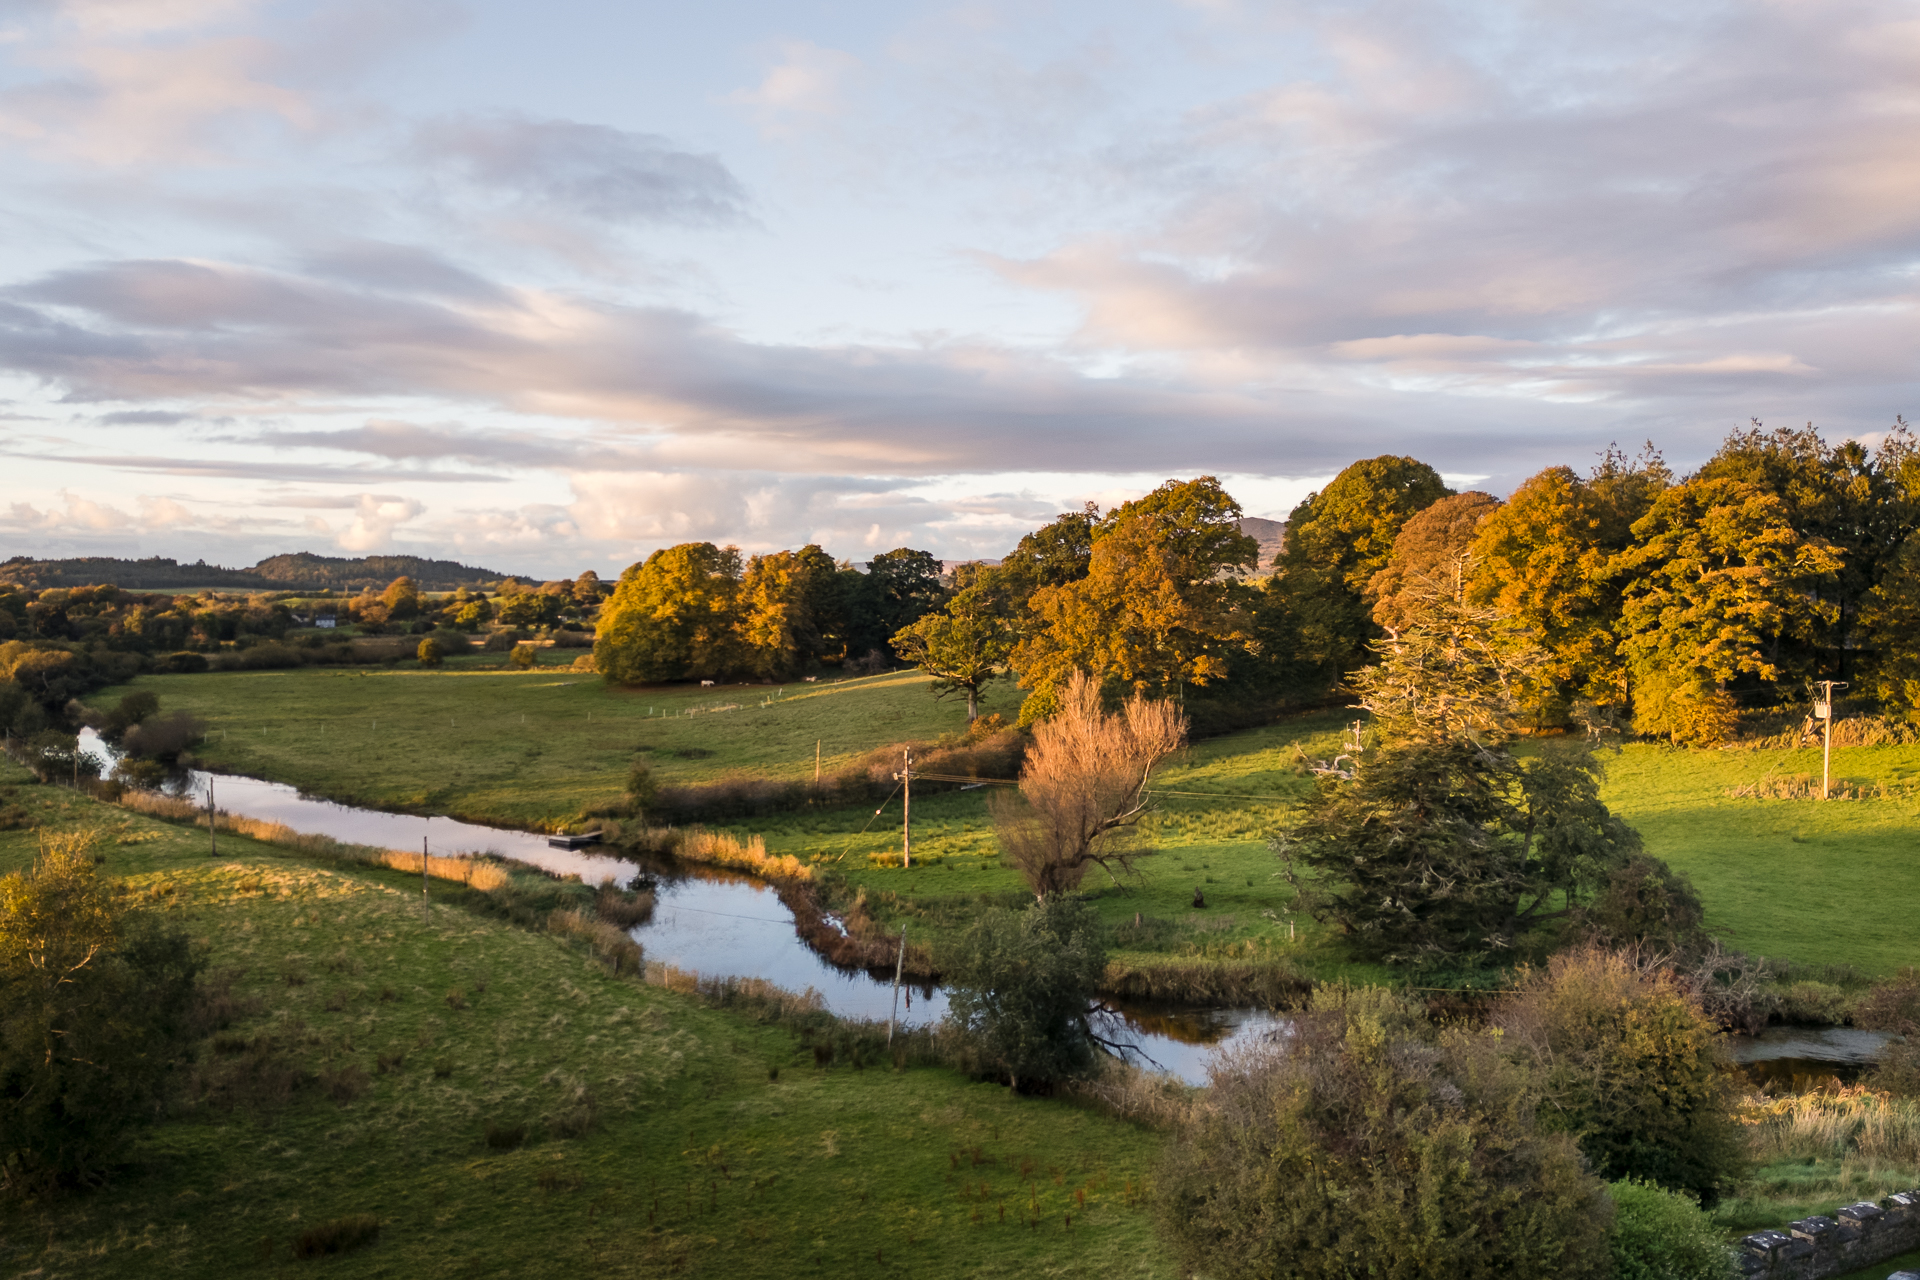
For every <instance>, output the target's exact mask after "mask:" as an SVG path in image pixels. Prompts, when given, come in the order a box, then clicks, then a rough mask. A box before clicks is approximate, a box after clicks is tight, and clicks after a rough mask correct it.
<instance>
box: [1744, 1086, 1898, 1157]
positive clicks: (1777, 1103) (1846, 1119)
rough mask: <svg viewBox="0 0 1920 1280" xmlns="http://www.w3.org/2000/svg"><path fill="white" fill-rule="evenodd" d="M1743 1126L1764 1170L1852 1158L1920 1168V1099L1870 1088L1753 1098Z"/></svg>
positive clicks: (1748, 1106) (1844, 1088) (1748, 1102)
mask: <svg viewBox="0 0 1920 1280" xmlns="http://www.w3.org/2000/svg"><path fill="white" fill-rule="evenodd" d="M1740 1121H1741V1124H1743V1125H1744V1126H1745V1127H1746V1130H1747V1141H1748V1144H1749V1149H1750V1150H1751V1152H1752V1154H1753V1156H1754V1159H1755V1160H1756V1161H1758V1162H1760V1163H1762V1164H1765V1163H1770V1162H1773V1161H1779V1160H1805V1159H1843V1158H1848V1157H1852V1158H1856V1159H1861V1160H1868V1161H1872V1162H1875V1163H1884V1164H1898V1165H1904V1166H1908V1167H1913V1166H1920V1099H1914V1098H1898V1097H1894V1096H1893V1095H1891V1094H1887V1093H1882V1092H1879V1091H1878V1090H1875V1089H1871V1088H1868V1087H1867V1086H1865V1085H1836V1086H1833V1087H1830V1088H1825V1089H1817V1090H1813V1091H1811V1092H1808V1093H1794V1094H1787V1095H1785V1096H1782V1097H1778V1098H1769V1097H1764V1096H1755V1097H1751V1098H1748V1099H1747V1100H1746V1102H1745V1104H1744V1105H1743V1106H1742V1108H1741V1112H1740Z"/></svg>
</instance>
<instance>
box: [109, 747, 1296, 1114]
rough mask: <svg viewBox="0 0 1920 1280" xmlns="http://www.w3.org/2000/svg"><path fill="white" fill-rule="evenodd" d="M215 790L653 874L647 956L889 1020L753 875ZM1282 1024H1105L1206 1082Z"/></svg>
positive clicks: (383, 832)
mask: <svg viewBox="0 0 1920 1280" xmlns="http://www.w3.org/2000/svg"><path fill="white" fill-rule="evenodd" d="M80 745H81V748H82V749H83V750H86V751H91V752H93V753H94V754H95V755H97V756H99V757H100V758H101V759H102V760H111V759H113V758H114V757H115V755H116V753H115V752H114V751H113V749H112V748H110V747H109V746H107V744H106V743H105V742H103V741H101V739H100V737H99V735H98V734H96V733H94V731H93V730H91V729H87V730H83V731H82V733H81V743H80ZM209 783H211V784H212V786H213V793H214V802H215V803H216V804H217V805H218V806H219V807H220V809H221V810H222V811H223V812H226V813H234V814H240V815H244V816H246V817H249V818H257V819H260V820H261V821H265V822H278V823H283V824H285V825H286V826H288V827H291V828H292V829H293V830H295V831H300V832H307V833H310V834H314V835H323V836H329V837H331V838H333V839H335V840H341V841H345V842H347V843H350V844H365V845H373V846H375V847H376V848H382V849H406V850H413V849H418V848H420V846H421V843H422V842H423V841H424V842H425V843H426V845H427V847H428V849H429V851H430V852H432V853H433V854H434V855H436V856H440V857H452V856H474V855H480V854H498V855H501V856H503V857H508V858H513V859H515V860H517V861H520V862H527V863H531V864H533V865H534V866H538V867H543V868H545V869H547V870H549V871H553V872H556V873H558V874H561V875H578V876H579V877H580V878H581V879H582V880H585V881H586V882H587V883H588V884H597V883H599V882H600V881H602V880H605V879H608V878H612V879H614V880H617V881H621V882H623V883H624V882H625V881H627V880H628V879H630V878H632V877H633V876H634V875H636V874H639V873H642V872H644V873H645V874H647V875H650V876H653V877H655V878H656V880H657V881H658V884H659V887H658V889H657V891H656V901H657V905H656V906H655V908H654V912H653V916H652V918H651V919H649V920H648V921H647V923H645V924H642V925H638V926H636V927H634V928H633V929H631V930H629V931H628V932H629V933H631V934H632V936H633V938H634V940H635V941H636V942H638V943H639V944H640V945H641V947H642V948H643V949H644V950H645V951H646V954H647V958H648V959H649V960H658V961H662V962H664V963H666V964H670V965H672V966H674V967H675V968H678V969H686V970H691V971H693V972H696V973H699V974H700V975H702V976H703V977H734V978H764V979H765V980H767V981H768V982H772V983H774V984H776V985H778V986H780V987H784V988H786V989H787V990H790V991H805V990H807V989H809V988H811V989H812V990H814V991H817V992H819V993H820V996H821V998H822V999H823V1000H825V1002H826V1006H827V1008H828V1009H830V1010H832V1011H833V1012H834V1013H836V1014H840V1015H842V1016H845V1017H853V1018H885V1017H887V1016H888V1011H889V1008H890V1006H892V1004H893V998H894V997H893V989H892V984H890V983H887V982H882V981H879V980H877V979H875V978H873V977H872V976H870V975H869V974H867V973H866V972H865V971H864V970H859V971H854V972H851V973H850V972H847V971H846V970H843V969H839V968H836V967H835V966H834V965H831V964H829V963H827V961H825V960H824V959H822V958H821V957H820V956H819V955H818V954H817V953H816V952H814V950H813V949H812V948H810V947H808V946H807V945H806V943H804V942H802V941H801V939H800V936H799V934H798V933H796V932H795V930H794V922H793V913H792V912H790V911H788V910H787V908H786V905H785V904H784V903H782V902H781V901H780V898H779V896H778V895H777V894H775V893H774V892H773V890H772V889H771V888H770V887H769V886H768V885H766V884H765V883H764V882H762V881H758V880H755V879H752V878H751V877H748V876H742V875H737V874H732V873H729V872H725V871H719V870H715V869H713V868H708V867H700V866H694V865H690V864H687V863H672V864H668V865H665V866H662V865H656V864H653V863H649V864H648V865H647V866H645V867H642V866H641V865H640V864H638V863H636V862H633V861H630V860H628V859H624V858H616V857H608V856H606V855H604V854H595V853H589V852H585V851H569V850H565V849H555V848H552V847H550V846H549V845H548V844H547V838H546V836H544V835H540V834H536V833H533V832H528V831H512V830H508V829H505V828H501V827H484V826H477V825H475V824H473V823H469V822H458V821H455V820H454V819H452V818H432V817H421V816H418V815H415V814H405V813H387V812H385V811H383V810H379V809H362V808H358V807H356V806H353V805H345V804H337V803H335V802H334V801H331V800H319V799H315V798H313V797H311V796H304V795H302V794H300V792H299V790H298V789H297V788H294V787H291V786H288V785H287V784H285V783H281V782H264V781H262V780H260V779H258V778H247V777H242V776H240V775H237V774H227V773H215V774H209V773H205V772H202V771H200V770H194V771H193V772H192V773H191V774H190V775H189V777H188V779H187V782H186V787H187V789H188V790H189V791H190V792H191V794H193V795H194V796H196V797H198V798H200V799H203V800H204V798H205V796H206V793H207V786H208V784H209ZM946 1008H947V1001H946V993H945V992H943V991H942V990H940V989H939V988H938V987H931V986H914V985H911V984H908V985H904V986H902V987H901V990H900V1002H899V1013H900V1018H901V1022H902V1024H903V1025H912V1024H918V1023H928V1022H936V1021H938V1020H939V1019H940V1018H941V1017H943V1016H944V1015H945V1013H946ZM1279 1023H1280V1019H1279V1018H1277V1017H1276V1016H1275V1015H1273V1014H1271V1013H1268V1012H1266V1011H1265V1010H1260V1009H1190V1008H1156V1007H1151V1006H1142V1005H1128V1006H1126V1007H1125V1008H1123V1009H1122V1010H1121V1011H1120V1012H1119V1013H1117V1014H1115V1015H1113V1016H1111V1017H1109V1018H1106V1019H1104V1025H1102V1026H1101V1027H1100V1028H1099V1030H1100V1033H1101V1034H1102V1035H1103V1036H1105V1037H1106V1038H1108V1039H1111V1040H1119V1041H1125V1042H1129V1043H1132V1044H1135V1045H1137V1046H1139V1050H1140V1052H1141V1053H1142V1054H1143V1055H1144V1056H1145V1058H1146V1059H1147V1060H1148V1062H1149V1063H1150V1064H1152V1065H1157V1066H1159V1067H1162V1068H1164V1069H1165V1070H1167V1071H1171V1072H1173V1073H1174V1074H1175V1075H1177V1076H1179V1077H1180V1078H1181V1079H1182V1080H1185V1081H1187V1082H1189V1083H1192V1084H1200V1083H1204V1082H1205V1079H1206V1066H1207V1060H1208V1058H1209V1057H1211V1055H1212V1053H1213V1051H1214V1050H1215V1049H1216V1048H1218V1047H1220V1046H1221V1045H1225V1044H1231V1043H1233V1042H1234V1041H1236V1040H1239V1039H1242V1038H1244V1037H1249V1036H1255V1035H1259V1034H1261V1033H1263V1032H1266V1031H1270V1030H1272V1029H1273V1028H1275V1027H1276V1026H1278V1025H1279Z"/></svg>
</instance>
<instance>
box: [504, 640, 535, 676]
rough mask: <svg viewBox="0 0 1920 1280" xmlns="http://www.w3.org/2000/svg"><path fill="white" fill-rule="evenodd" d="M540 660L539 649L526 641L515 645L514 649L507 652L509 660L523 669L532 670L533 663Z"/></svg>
mask: <svg viewBox="0 0 1920 1280" xmlns="http://www.w3.org/2000/svg"><path fill="white" fill-rule="evenodd" d="M539 660H540V656H539V651H538V650H536V649H535V648H534V647H533V646H532V645H530V644H527V643H525V642H522V643H520V644H516V645H515V646H513V650H512V651H511V652H510V653H508V654H507V662H508V663H509V664H511V665H512V666H514V667H517V668H519V669H520V670H522V671H530V670H532V669H533V665H534V664H535V663H536V662H538V661H539Z"/></svg>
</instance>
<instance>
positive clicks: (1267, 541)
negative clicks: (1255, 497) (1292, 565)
mask: <svg viewBox="0 0 1920 1280" xmlns="http://www.w3.org/2000/svg"><path fill="white" fill-rule="evenodd" d="M1240 532H1242V533H1244V534H1246V535H1247V536H1248V537H1249V538H1252V539H1253V540H1254V541H1255V542H1258V543H1259V544H1260V568H1259V572H1261V573H1267V572H1270V571H1271V570H1272V569H1273V561H1274V558H1275V557H1276V556H1278V555H1279V554H1280V552H1281V551H1283V550H1284V549H1285V548H1286V545H1287V522H1286V521H1284V520H1262V519H1261V518H1260V517H1259V516H1242V517H1241V519H1240Z"/></svg>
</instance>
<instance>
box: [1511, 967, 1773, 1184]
mask: <svg viewBox="0 0 1920 1280" xmlns="http://www.w3.org/2000/svg"><path fill="white" fill-rule="evenodd" d="M1495 1022H1496V1024H1497V1025H1498V1026H1499V1027H1500V1029H1501V1031H1502V1033H1503V1036H1502V1038H1503V1041H1504V1043H1505V1045H1506V1052H1507V1053H1508V1054H1509V1055H1510V1056H1511V1057H1513V1058H1514V1059H1515V1060H1516V1061H1517V1062H1520V1063H1521V1064H1522V1065H1524V1066H1527V1067H1529V1068H1530V1069H1531V1070H1532V1071H1533V1073H1534V1076H1535V1079H1536V1081H1537V1084H1536V1088H1537V1089H1538V1090H1539V1092H1540V1106H1539V1111H1538V1117H1539V1123H1540V1125H1541V1127H1542V1128H1543V1129H1546V1130H1548V1131H1550V1132H1562V1133H1567V1134H1571V1135H1572V1136H1573V1137H1574V1138H1575V1139H1576V1140H1577V1141H1578V1142H1579V1143H1580V1149H1581V1150H1582V1151H1583V1152H1585V1153H1586V1156H1587V1159H1588V1161H1589V1162H1590V1163H1591V1165H1592V1166H1593V1169H1594V1171H1595V1172H1597V1173H1598V1174H1600V1176H1601V1177H1604V1178H1609V1179H1611V1178H1629V1177H1631V1178H1644V1179H1646V1180H1648V1181H1650V1182H1655V1183H1658V1184H1659V1185H1661V1186H1663V1187H1667V1188H1669V1189H1670V1190H1675V1191H1685V1192H1688V1193H1689V1194H1691V1195H1694V1196H1697V1197H1699V1198H1701V1199H1703V1200H1705V1201H1707V1202H1708V1203H1711V1202H1712V1201H1713V1199H1714V1198H1715V1197H1716V1196H1717V1195H1718V1194H1719V1193H1720V1192H1721V1191H1723V1190H1724V1189H1725V1188H1727V1187H1728V1186H1730V1185H1731V1184H1732V1182H1733V1181H1734V1180H1735V1179H1736V1178H1737V1176H1738V1175H1739V1173H1740V1170H1741V1167H1742V1165H1743V1164H1744V1157H1743V1149H1744V1143H1743V1142H1742V1140H1741V1138H1740V1128H1739V1122H1738V1121H1737V1120H1735V1119H1734V1115H1733V1112H1734V1103H1735V1101H1736V1090H1735V1086H1734V1084H1733V1082H1732V1078H1731V1073H1729V1072H1728V1071H1726V1070H1725V1067H1726V1049H1725V1046H1724V1042H1723V1037H1722V1035H1721V1033H1720V1031H1719V1029H1718V1028H1717V1027H1715V1026H1714V1024H1713V1022H1712V1020H1711V1019H1709V1018H1708V1017H1707V1016H1706V1014H1705V1013H1703V1012H1702V1011H1701V1009H1700V1006H1699V1003H1698V1001H1697V1000H1696V999H1695V998H1694V997H1693V996H1692V995H1691V994H1690V993H1689V992H1688V991H1687V990H1686V989H1685V988H1683V987H1682V986H1681V985H1680V983H1679V982H1678V981H1677V980H1676V979H1675V978H1674V977H1673V975H1672V974H1671V973H1670V972H1667V971H1665V970H1663V969H1660V968H1656V967H1653V966H1651V965H1648V964H1644V963H1636V962H1635V960H1634V959H1633V958H1632V957H1631V956H1629V955H1627V954H1623V953H1620V952H1610V951H1604V950H1601V949H1599V948H1584V949H1581V950H1577V951H1571V952H1563V953H1561V954H1560V955H1557V956H1555V957H1554V958H1553V959H1552V961H1550V962H1549V963H1548V965H1547V967H1546V968H1545V969H1540V970H1533V971H1530V972H1527V973H1525V974H1524V975H1523V976H1522V978H1521V980H1520V984H1519V990H1518V992H1517V993H1516V994H1514V995H1513V996H1510V997H1509V998H1508V999H1507V1000H1506V1001H1504V1002H1503V1003H1502V1005H1501V1006H1500V1008H1499V1010H1498V1011H1497V1012H1496V1014H1495Z"/></svg>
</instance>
